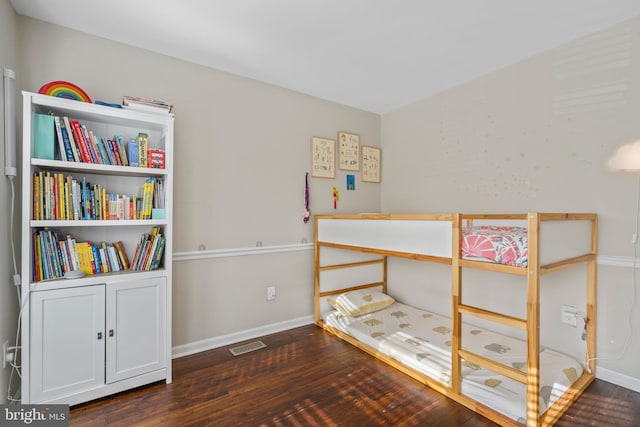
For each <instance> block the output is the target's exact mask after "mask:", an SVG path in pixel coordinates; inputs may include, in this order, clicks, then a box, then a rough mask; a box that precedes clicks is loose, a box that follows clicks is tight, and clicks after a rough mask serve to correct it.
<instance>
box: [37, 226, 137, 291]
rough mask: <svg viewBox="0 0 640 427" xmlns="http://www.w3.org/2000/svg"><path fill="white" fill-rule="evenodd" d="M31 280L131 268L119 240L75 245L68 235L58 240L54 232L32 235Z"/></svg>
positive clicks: (77, 243)
mask: <svg viewBox="0 0 640 427" xmlns="http://www.w3.org/2000/svg"><path fill="white" fill-rule="evenodd" d="M33 265H34V269H33V280H34V281H36V282H39V281H43V280H51V279H60V278H62V277H63V276H64V275H65V273H68V272H70V271H79V270H81V271H83V272H84V273H85V274H89V275H90V274H100V273H109V272H113V271H122V270H128V269H129V267H130V266H131V265H130V263H129V258H128V256H127V253H126V251H125V248H124V244H123V243H122V241H118V242H113V243H107V242H100V243H97V242H95V243H94V242H77V241H76V239H74V238H73V237H72V236H71V235H67V236H66V238H65V239H61V240H58V235H57V234H56V231H55V230H49V229H40V230H35V231H34V232H33Z"/></svg>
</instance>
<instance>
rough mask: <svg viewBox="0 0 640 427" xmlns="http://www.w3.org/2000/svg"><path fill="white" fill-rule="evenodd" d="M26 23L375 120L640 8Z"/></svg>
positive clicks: (251, 6)
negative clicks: (216, 71)
mask: <svg viewBox="0 0 640 427" xmlns="http://www.w3.org/2000/svg"><path fill="white" fill-rule="evenodd" d="M11 3H12V4H13V7H14V8H15V10H16V11H17V12H18V13H19V14H21V15H26V16H30V17H33V18H36V19H40V20H43V21H47V22H51V23H54V24H58V25H61V26H65V27H69V28H72V29H74V30H78V31H82V32H86V33H90V34H94V35H97V36H100V37H104V38H108V39H111V40H115V41H118V42H122V43H126V44H128V45H132V46H136V47H140V48H143V49H148V50H151V51H154V52H158V53H162V54H165V55H169V56H172V57H175V58H180V59H183V60H186V61H191V62H194V63H197V64H201V65H205V66H209V67H212V68H216V69H219V70H224V71H228V72H230V73H233V74H238V75H241V76H245V77H250V78H253V79H256V80H259V81H263V82H266V83H270V84H273V85H277V86H281V87H284V88H288V89H292V90H295V91H298V92H302V93H306V94H309V95H313V96H316V97H319V98H323V99H327V100H330V101H335V102H338V103H341V104H346V105H349V106H352V107H356V108H360V109H363V110H366V111H371V112H374V113H385V112H388V111H390V110H393V109H396V108H399V107H401V106H403V105H406V104H409V103H411V102H414V101H417V100H420V99H422V98H425V97H427V96H429V95H432V94H434V93H437V92H440V91H442V90H444V89H446V88H448V87H452V86H455V85H457V84H460V83H462V82H464V81H467V80H470V79H472V78H474V77H478V76H480V75H483V74H486V73H488V72H490V71H493V70H496V69H499V68H501V67H504V66H507V65H509V64H512V63H514V62H517V61H519V60H522V59H524V58H527V57H530V56H532V55H534V54H536V53H539V52H543V51H545V50H549V49H551V48H553V47H556V46H559V45H561V44H563V43H565V42H567V41H570V40H573V39H575V38H577V37H580V36H582V35H586V34H590V33H592V32H594V31H597V30H599V29H602V28H606V27H608V26H610V25H613V24H615V23H617V22H620V21H622V20H625V19H628V18H631V17H634V16H636V15H639V14H640V0H535V1H532V0H529V1H524V0H316V1H308V0H179V1H178V0H109V1H105V0H11Z"/></svg>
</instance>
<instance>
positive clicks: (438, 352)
mask: <svg viewBox="0 0 640 427" xmlns="http://www.w3.org/2000/svg"><path fill="white" fill-rule="evenodd" d="M324 321H325V323H326V324H327V325H330V326H333V327H335V328H336V329H339V330H341V331H343V332H346V333H348V334H349V335H351V336H353V337H355V338H357V339H358V340H359V341H361V342H363V343H366V344H367V345H369V346H370V347H373V348H375V349H376V350H379V351H381V352H382V353H385V354H387V355H389V356H391V357H393V358H394V359H396V360H398V361H400V362H402V363H404V364H406V365H408V366H411V367H412V368H414V369H416V370H418V371H420V372H422V373H424V374H426V375H428V376H429V377H431V378H433V379H436V380H438V381H440V382H442V383H444V384H446V385H450V383H451V341H450V340H451V319H450V318H448V317H445V316H440V315H438V314H433V313H430V312H427V311H424V310H419V309H416V308H414V307H411V306H408V305H404V304H401V303H398V302H396V303H394V304H392V305H391V306H389V307H387V308H385V309H383V310H380V311H377V312H375V313H371V314H366V315H364V316H360V317H349V316H346V315H344V314H341V313H340V312H338V311H332V312H330V313H328V314H327V315H326V316H325V318H324ZM462 347H463V348H464V349H465V350H468V351H471V352H473V353H476V354H480V355H482V356H485V357H487V358H490V359H493V360H496V361H498V362H501V363H503V364H506V365H509V366H512V367H515V368H517V369H520V370H522V371H523V372H526V369H527V366H526V365H527V363H526V362H527V344H526V342H524V341H522V340H519V339H516V338H512V337H508V336H505V335H500V334H497V333H495V332H491V331H487V330H485V329H481V328H478V327H475V326H471V325H466V324H463V328H462ZM582 372H583V366H582V365H581V364H580V363H579V362H578V361H576V360H575V359H573V358H572V357H569V356H567V355H565V354H562V353H559V352H557V351H554V350H551V349H548V348H541V352H540V413H541V414H542V413H544V411H546V410H547V408H548V406H549V405H551V404H552V403H553V402H554V401H555V400H556V399H557V398H558V397H560V396H561V395H562V394H563V393H564V392H565V390H567V388H568V387H569V386H570V385H571V384H572V383H573V382H575V381H576V380H577V379H578V378H579V377H580V376H581V375H582ZM462 377H463V380H462V392H463V394H465V395H467V396H469V397H472V398H473V399H475V400H477V401H479V402H481V403H483V404H485V405H487V406H489V407H491V408H493V409H495V410H496V411H498V412H500V413H502V414H504V415H506V416H508V417H509V418H512V419H514V420H517V421H519V422H521V423H526V393H527V391H526V385H525V384H522V383H519V382H517V381H514V380H512V379H510V378H507V377H504V376H501V375H498V374H496V373H494V372H492V371H489V370H486V369H483V368H480V367H479V366H477V365H473V364H471V363H469V362H466V361H463V366H462Z"/></svg>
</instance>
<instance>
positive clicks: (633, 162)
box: [607, 141, 640, 172]
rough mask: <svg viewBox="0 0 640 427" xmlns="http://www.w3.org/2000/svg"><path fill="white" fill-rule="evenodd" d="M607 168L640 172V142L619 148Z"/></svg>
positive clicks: (608, 162)
mask: <svg viewBox="0 0 640 427" xmlns="http://www.w3.org/2000/svg"><path fill="white" fill-rule="evenodd" d="M607 166H608V167H609V169H612V170H619V171H627V172H640V141H635V142H631V143H629V144H625V145H623V146H622V147H620V148H618V149H617V150H616V152H615V153H614V154H613V156H611V158H610V159H609V160H608V161H607Z"/></svg>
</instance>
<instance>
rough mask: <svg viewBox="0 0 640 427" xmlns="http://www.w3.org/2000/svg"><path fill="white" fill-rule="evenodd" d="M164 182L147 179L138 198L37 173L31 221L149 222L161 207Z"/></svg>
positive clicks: (84, 182) (66, 176)
mask: <svg viewBox="0 0 640 427" xmlns="http://www.w3.org/2000/svg"><path fill="white" fill-rule="evenodd" d="M164 191H165V190H164V184H163V180H161V179H159V178H155V177H149V178H147V180H146V181H145V182H144V183H142V184H141V185H140V189H139V195H126V194H115V193H109V192H108V191H107V189H106V188H105V187H103V186H101V185H100V184H91V183H90V182H88V181H87V180H86V179H85V178H82V180H80V179H75V178H74V177H73V176H71V175H64V174H63V173H61V172H60V173H58V172H53V173H52V172H50V171H38V172H35V173H34V175H33V219H34V220H36V221H42V220H45V221H50V220H66V221H74V220H136V219H151V218H152V211H153V209H154V208H158V207H164Z"/></svg>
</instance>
